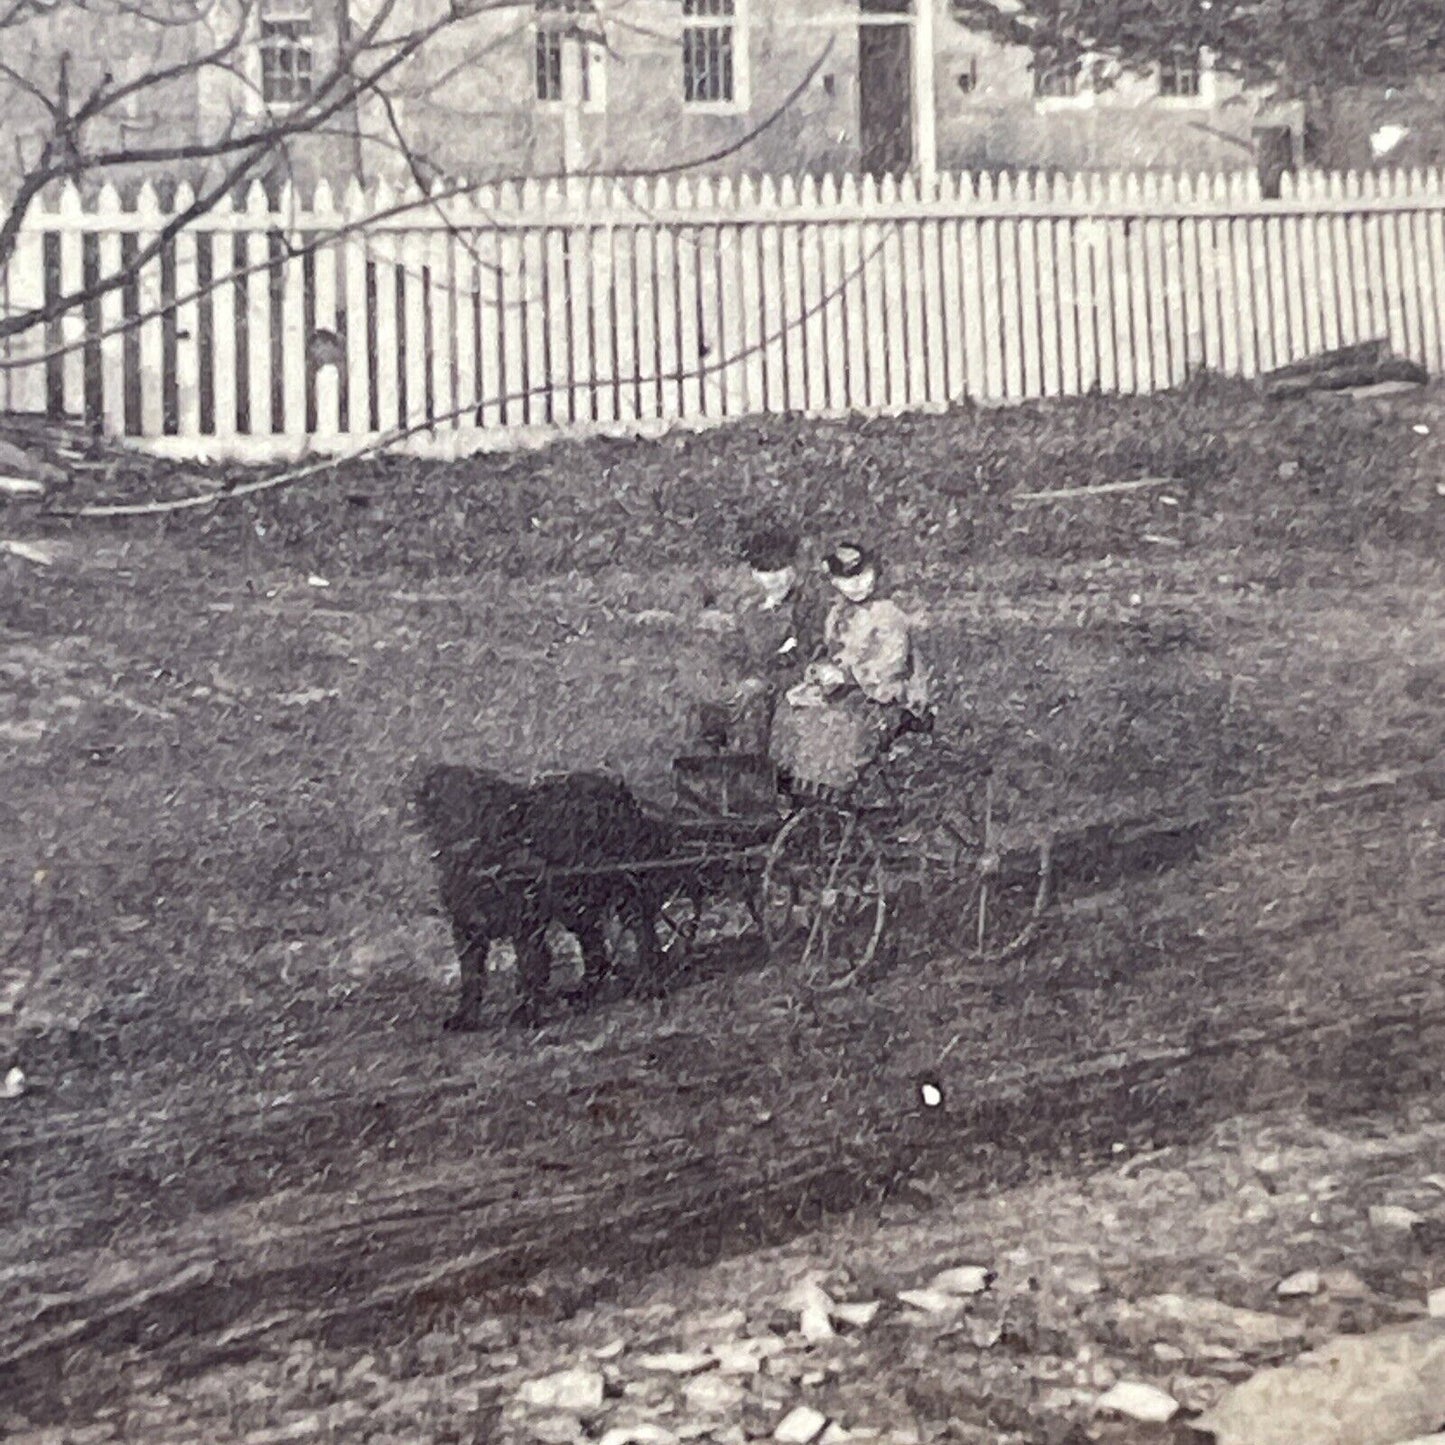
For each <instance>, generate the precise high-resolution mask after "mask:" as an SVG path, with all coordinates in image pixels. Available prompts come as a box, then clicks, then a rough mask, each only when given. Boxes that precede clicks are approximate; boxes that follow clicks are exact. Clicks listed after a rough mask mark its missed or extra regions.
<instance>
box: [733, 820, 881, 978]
mask: <svg viewBox="0 0 1445 1445" xmlns="http://www.w3.org/2000/svg"><path fill="white" fill-rule="evenodd" d="M761 912H762V920H763V931H764V934H765V936H766V937H767V940H768V950H769V953H770V955H771V957H773V958H774V959H777V960H779V961H781V962H784V963H786V964H787V965H788V966H789V967H792V968H796V969H797V970H798V971H799V972H800V973H801V974H802V976H803V978H804V979H805V980H806V981H807V982H808V984H809V985H810V986H812V987H814V988H817V989H820V990H823V991H825V992H827V991H833V990H837V989H842V988H846V987H847V986H848V985H849V984H851V983H853V982H854V981H855V980H856V979H857V978H858V977H859V976H860V975H861V974H862V973H863V972H864V970H865V969H867V968H868V966H869V965H870V964H871V963H872V962H873V960H874V958H875V957H876V956H877V953H878V944H879V940H880V939H881V938H882V936H883V923H884V919H885V917H886V915H887V912H888V899H887V893H886V890H885V886H884V873H883V859H882V856H881V855H880V853H879V851H878V846H877V844H876V843H875V842H874V840H873V837H872V835H871V834H870V833H869V831H868V828H867V827H866V825H865V824H864V823H863V822H862V821H861V820H860V819H859V818H858V816H857V815H856V814H854V813H849V812H845V811H842V810H840V809H837V808H826V807H819V808H805V809H803V811H802V812H799V813H795V814H794V815H793V816H792V817H791V818H790V819H789V820H788V821H787V822H786V823H785V824H784V825H783V827H782V828H781V830H780V831H779V832H778V835H777V837H776V838H775V839H774V840H773V846H772V848H771V849H770V850H769V852H768V861H767V865H766V866H765V868H764V869H763V886H762V907H761Z"/></svg>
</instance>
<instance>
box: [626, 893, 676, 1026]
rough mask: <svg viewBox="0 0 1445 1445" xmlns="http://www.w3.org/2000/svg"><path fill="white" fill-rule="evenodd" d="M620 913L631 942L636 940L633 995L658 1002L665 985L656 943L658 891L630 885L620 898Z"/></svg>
mask: <svg viewBox="0 0 1445 1445" xmlns="http://www.w3.org/2000/svg"><path fill="white" fill-rule="evenodd" d="M622 911H623V917H624V918H625V919H626V920H627V926H628V927H629V928H630V929H631V930H632V936H633V938H635V939H636V940H637V970H638V977H637V980H636V983H635V985H634V988H635V991H636V992H637V993H639V994H641V995H642V996H643V997H644V998H660V997H661V996H662V994H663V992H664V988H665V985H666V982H667V981H666V979H665V978H664V977H663V971H662V945H661V944H660V943H659V942H658V941H657V915H658V914H659V913H660V912H661V911H662V899H661V896H660V894H659V892H658V890H656V889H653V888H649V887H648V886H647V885H646V884H634V885H633V886H632V887H630V888H628V889H627V892H626V893H625V895H624V897H623V900H622Z"/></svg>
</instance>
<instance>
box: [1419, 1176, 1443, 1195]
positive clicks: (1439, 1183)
mask: <svg viewBox="0 0 1445 1445" xmlns="http://www.w3.org/2000/svg"><path fill="white" fill-rule="evenodd" d="M1420 1183H1421V1184H1428V1185H1429V1186H1430V1188H1431V1189H1438V1190H1439V1191H1440V1192H1441V1193H1442V1194H1445V1174H1427V1175H1426V1176H1425V1177H1424V1178H1423V1179H1422V1180H1421V1181H1420Z"/></svg>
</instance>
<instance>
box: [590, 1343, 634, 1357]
mask: <svg viewBox="0 0 1445 1445" xmlns="http://www.w3.org/2000/svg"><path fill="white" fill-rule="evenodd" d="M626 1348H627V1343H626V1341H625V1340H610V1341H608V1343H607V1344H605V1345H598V1347H597V1348H596V1349H595V1350H593V1351H592V1358H593V1359H594V1360H615V1359H616V1358H617V1357H618V1355H620V1354H621V1353H622V1352H623V1350H625V1349H626Z"/></svg>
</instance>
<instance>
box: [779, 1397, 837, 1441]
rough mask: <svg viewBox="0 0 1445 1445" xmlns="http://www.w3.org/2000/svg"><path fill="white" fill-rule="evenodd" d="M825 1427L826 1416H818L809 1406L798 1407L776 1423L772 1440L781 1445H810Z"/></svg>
mask: <svg viewBox="0 0 1445 1445" xmlns="http://www.w3.org/2000/svg"><path fill="white" fill-rule="evenodd" d="M827 1427H828V1417H827V1416H826V1415H823V1414H820V1413H819V1412H818V1411H817V1410H815V1409H813V1407H812V1406H811V1405H799V1406H798V1407H797V1408H796V1409H793V1410H789V1411H788V1413H787V1414H786V1415H784V1416H783V1418H782V1420H780V1421H779V1422H778V1428H777V1429H776V1430H774V1431H773V1439H774V1440H777V1441H780V1442H781V1445H812V1442H813V1441H814V1440H816V1439H817V1438H818V1436H819V1435H821V1434H822V1433H823V1431H824V1430H826V1429H827Z"/></svg>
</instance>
